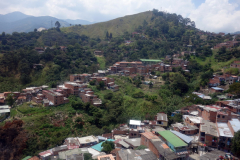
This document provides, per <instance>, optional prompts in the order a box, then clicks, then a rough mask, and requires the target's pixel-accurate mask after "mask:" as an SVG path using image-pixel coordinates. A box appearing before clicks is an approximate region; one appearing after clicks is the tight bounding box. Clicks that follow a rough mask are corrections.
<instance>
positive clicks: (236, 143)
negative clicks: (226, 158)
mask: <svg viewBox="0 0 240 160" xmlns="http://www.w3.org/2000/svg"><path fill="white" fill-rule="evenodd" d="M231 151H232V153H233V154H234V155H235V156H237V157H239V156H240V152H239V151H240V131H237V132H236V133H234V137H233V139H232V146H231Z"/></svg>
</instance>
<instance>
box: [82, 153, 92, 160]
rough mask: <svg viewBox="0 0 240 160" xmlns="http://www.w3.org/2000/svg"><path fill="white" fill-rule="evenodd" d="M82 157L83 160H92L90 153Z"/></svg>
mask: <svg viewBox="0 0 240 160" xmlns="http://www.w3.org/2000/svg"><path fill="white" fill-rule="evenodd" d="M83 156H84V160H93V159H92V155H91V154H90V153H84V154H83Z"/></svg>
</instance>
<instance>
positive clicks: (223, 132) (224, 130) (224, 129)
mask: <svg viewBox="0 0 240 160" xmlns="http://www.w3.org/2000/svg"><path fill="white" fill-rule="evenodd" d="M217 126H218V131H219V135H220V136H223V137H233V135H232V133H231V131H230V129H229V127H228V125H227V123H220V122H218V123H217Z"/></svg>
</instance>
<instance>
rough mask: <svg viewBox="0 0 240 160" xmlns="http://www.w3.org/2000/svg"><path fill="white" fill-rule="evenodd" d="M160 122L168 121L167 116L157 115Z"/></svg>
mask: <svg viewBox="0 0 240 160" xmlns="http://www.w3.org/2000/svg"><path fill="white" fill-rule="evenodd" d="M157 120H158V121H168V118H167V114H165V113H157Z"/></svg>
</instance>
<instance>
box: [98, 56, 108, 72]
mask: <svg viewBox="0 0 240 160" xmlns="http://www.w3.org/2000/svg"><path fill="white" fill-rule="evenodd" d="M96 58H97V61H98V63H99V67H100V69H102V70H104V69H106V60H105V58H104V57H99V56H98V57H96Z"/></svg>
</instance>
